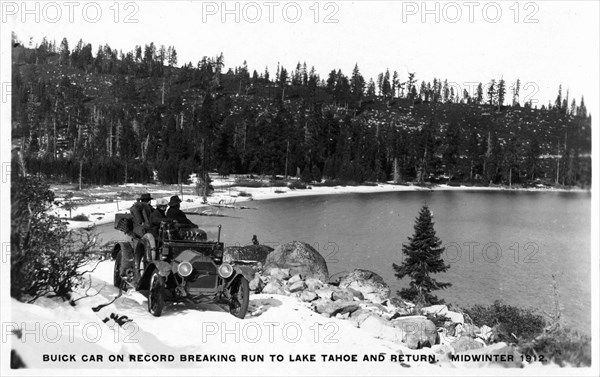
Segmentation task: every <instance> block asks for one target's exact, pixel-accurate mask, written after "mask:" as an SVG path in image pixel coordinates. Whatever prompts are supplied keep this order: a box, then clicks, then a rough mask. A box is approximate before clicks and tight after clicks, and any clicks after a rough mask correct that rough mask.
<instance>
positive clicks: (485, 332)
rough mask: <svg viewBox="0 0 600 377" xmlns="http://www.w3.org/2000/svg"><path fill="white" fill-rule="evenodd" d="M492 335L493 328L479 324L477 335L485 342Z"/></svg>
mask: <svg viewBox="0 0 600 377" xmlns="http://www.w3.org/2000/svg"><path fill="white" fill-rule="evenodd" d="M493 335H494V330H493V329H492V328H491V327H489V326H487V325H483V326H481V329H480V330H479V334H478V336H479V337H480V338H481V339H483V340H484V341H485V342H489V340H490V339H491V338H492V336H493Z"/></svg>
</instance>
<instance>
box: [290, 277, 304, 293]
mask: <svg viewBox="0 0 600 377" xmlns="http://www.w3.org/2000/svg"><path fill="white" fill-rule="evenodd" d="M304 288H306V284H304V282H303V281H302V280H300V281H297V282H295V283H292V284H288V286H287V290H288V291H290V292H291V293H294V292H300V291H303V290H304Z"/></svg>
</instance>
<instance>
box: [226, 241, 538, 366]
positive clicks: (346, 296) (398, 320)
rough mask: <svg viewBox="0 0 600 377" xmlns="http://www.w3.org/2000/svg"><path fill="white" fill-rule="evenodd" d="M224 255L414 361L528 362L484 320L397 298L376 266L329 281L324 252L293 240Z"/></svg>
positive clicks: (270, 289)
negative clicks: (476, 321) (477, 321)
mask: <svg viewBox="0 0 600 377" xmlns="http://www.w3.org/2000/svg"><path fill="white" fill-rule="evenodd" d="M224 258H225V260H226V261H231V262H236V263H238V265H240V264H241V266H242V269H243V271H244V275H245V276H246V277H247V278H248V280H249V281H250V290H251V291H253V292H254V293H256V294H259V293H260V294H269V295H285V296H291V297H296V298H297V299H298V300H299V301H301V302H303V303H304V304H305V305H306V306H307V307H309V308H310V309H311V310H313V311H314V312H316V313H319V314H320V315H322V316H324V317H328V318H331V317H334V318H336V319H341V320H347V321H349V322H350V323H351V324H352V325H353V326H354V327H357V328H359V329H361V330H362V331H363V332H364V333H365V334H366V335H368V336H372V337H374V338H377V339H382V340H385V341H389V342H393V343H395V344H397V346H398V349H399V355H411V357H412V358H411V365H415V363H416V364H419V363H422V364H424V365H425V364H426V365H431V364H438V365H439V366H457V367H482V366H491V367H515V368H521V367H524V366H525V365H526V364H527V362H526V361H524V360H523V356H522V355H521V354H520V353H519V352H518V350H517V348H516V347H515V346H514V345H512V344H507V343H505V342H496V340H497V338H496V334H495V331H494V329H492V328H491V327H489V326H487V325H484V326H481V327H478V326H476V325H475V324H473V323H472V321H469V320H468V317H467V318H465V315H464V314H463V313H461V312H458V311H453V310H449V308H448V307H447V306H446V305H434V306H428V307H419V306H417V305H415V304H414V303H412V302H408V301H404V300H401V299H398V298H393V297H391V290H390V288H389V286H388V285H387V284H386V283H385V281H384V280H383V279H382V278H381V277H380V276H379V275H378V274H377V273H375V272H372V271H368V270H363V269H355V270H354V271H352V272H351V273H349V274H348V275H346V276H343V277H341V278H340V279H339V280H337V281H329V275H328V272H327V264H326V262H325V260H324V258H323V257H322V256H321V255H320V254H319V253H318V251H316V250H315V249H314V248H312V247H311V246H310V245H309V244H307V243H304V242H298V241H293V242H290V243H287V244H284V245H280V246H278V247H277V248H276V249H272V248H270V247H268V246H264V245H250V246H244V247H231V248H227V249H226V251H225V256H224ZM470 322H471V323H470ZM415 355H416V356H419V357H417V358H416V359H415Z"/></svg>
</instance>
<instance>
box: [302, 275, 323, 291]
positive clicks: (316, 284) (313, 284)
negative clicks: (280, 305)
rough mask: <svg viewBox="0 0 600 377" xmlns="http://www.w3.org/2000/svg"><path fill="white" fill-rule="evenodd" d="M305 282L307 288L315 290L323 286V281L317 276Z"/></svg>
mask: <svg viewBox="0 0 600 377" xmlns="http://www.w3.org/2000/svg"><path fill="white" fill-rule="evenodd" d="M304 282H305V283H306V289H308V290H309V291H313V292H314V291H316V290H317V289H319V288H321V287H322V286H323V282H322V281H321V280H319V279H316V278H308V279H305V280H304Z"/></svg>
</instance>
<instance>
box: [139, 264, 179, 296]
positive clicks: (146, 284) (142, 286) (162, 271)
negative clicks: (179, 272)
mask: <svg viewBox="0 0 600 377" xmlns="http://www.w3.org/2000/svg"><path fill="white" fill-rule="evenodd" d="M155 270H158V273H159V275H160V276H163V277H165V279H166V278H167V277H168V276H169V275H170V274H171V264H170V263H167V262H165V261H152V262H150V263H149V264H148V267H147V268H146V271H144V274H143V275H142V277H141V278H140V281H139V283H138V287H137V290H138V291H143V290H148V289H150V277H151V276H152V273H154V271H155Z"/></svg>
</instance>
